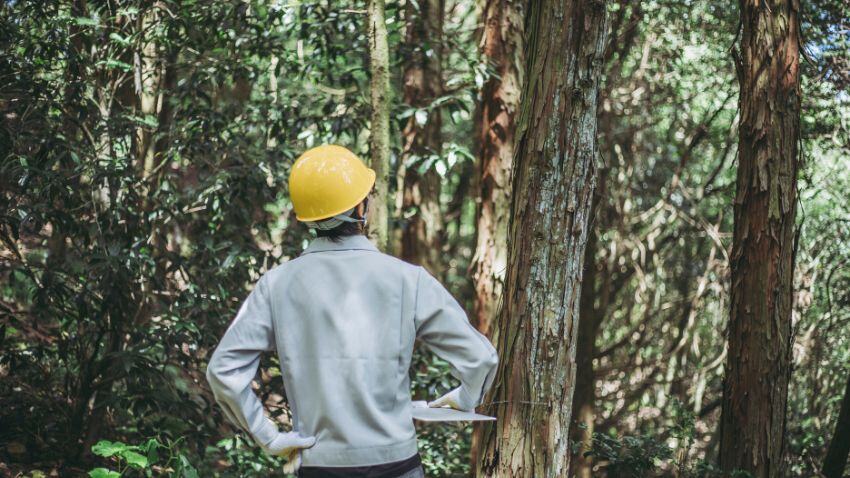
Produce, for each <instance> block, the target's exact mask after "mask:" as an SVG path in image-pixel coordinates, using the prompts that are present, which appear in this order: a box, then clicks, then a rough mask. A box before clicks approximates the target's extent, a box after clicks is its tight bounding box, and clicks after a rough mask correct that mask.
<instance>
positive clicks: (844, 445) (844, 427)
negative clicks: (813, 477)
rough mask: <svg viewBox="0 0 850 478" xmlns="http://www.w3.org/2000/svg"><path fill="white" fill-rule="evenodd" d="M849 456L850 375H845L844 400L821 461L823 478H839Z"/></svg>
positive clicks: (842, 473) (842, 474)
mask: <svg viewBox="0 0 850 478" xmlns="http://www.w3.org/2000/svg"><path fill="white" fill-rule="evenodd" d="M848 454H850V374H848V375H847V386H846V387H845V388H844V398H843V399H842V400H841V409H840V410H839V411H838V420H836V422H835V433H833V434H832V441H830V442H829V448H828V449H827V451H826V458H824V459H823V476H825V477H826V478H841V477H842V476H844V468H846V467H847V455H848Z"/></svg>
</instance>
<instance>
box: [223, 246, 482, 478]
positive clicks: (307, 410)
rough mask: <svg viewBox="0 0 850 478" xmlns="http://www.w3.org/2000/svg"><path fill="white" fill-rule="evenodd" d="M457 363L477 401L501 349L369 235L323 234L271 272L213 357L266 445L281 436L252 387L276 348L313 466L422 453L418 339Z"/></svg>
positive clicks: (247, 425)
mask: <svg viewBox="0 0 850 478" xmlns="http://www.w3.org/2000/svg"><path fill="white" fill-rule="evenodd" d="M417 338H418V339H421V340H422V342H423V343H425V344H426V345H427V346H428V347H429V348H430V349H431V350H433V351H434V352H435V353H436V354H437V355H438V356H439V357H441V358H442V359H444V360H445V361H447V362H448V363H449V364H450V365H451V367H452V375H454V376H455V377H456V378H458V379H459V380H460V381H461V387H462V395H464V397H463V398H464V400H465V401H466V400H467V399H468V402H467V403H474V404H480V402H481V398H482V396H483V395H484V393H485V392H486V390H487V389H488V388H489V387H490V385H491V384H492V381H493V377H494V375H495V370H496V364H497V361H498V360H497V355H496V351H495V350H494V348H493V346H492V345H491V344H490V342H489V341H488V340H487V339H486V338H485V337H484V336H482V335H481V334H480V333H478V331H476V330H475V329H474V328H473V327H472V326H471V325H470V324H469V320H468V319H467V317H466V314H465V313H464V311H463V309H462V308H461V307H460V305H459V304H458V303H457V301H455V300H454V298H452V296H451V295H450V294H449V292H448V291H446V289H445V288H444V287H443V286H442V285H440V283H439V282H437V280H435V279H434V278H433V277H432V276H431V275H429V274H428V273H427V272H426V271H425V270H424V269H422V268H421V267H418V266H413V265H411V264H408V263H406V262H403V261H401V260H399V259H396V258H394V257H392V256H388V255H386V254H382V253H380V252H379V251H378V250H377V249H376V248H375V246H373V245H372V243H371V242H369V240H368V239H367V238H366V237H364V236H350V237H345V238H343V239H342V240H341V241H340V242H333V241H331V240H328V239H324V238H318V239H315V240H314V241H313V242H312V243H311V244H310V246H309V247H308V248H307V249H306V250H305V251H304V253H303V254H302V255H301V256H300V257H298V258H296V259H294V260H291V261H289V262H287V263H285V264H282V265H280V266H278V267H276V268H274V269H272V270H270V271H269V272H267V273H266V274H265V275H264V276H263V277H262V278H261V279H260V281H259V282H258V283H257V285H256V287H255V288H254V290H253V292H251V294H250V295H249V296H248V298H247V299H246V300H245V303H244V304H243V305H242V308H241V309H240V310H239V313H238V315H237V316H236V319H235V320H234V321H233V323H232V324H231V325H230V327H229V328H228V329H227V332H226V333H225V335H224V338H222V340H221V343H220V344H219V346H218V348H217V349H216V350H215V352H214V353H213V356H212V358H211V359H210V363H209V366H208V367H207V380H208V381H209V383H210V386H211V387H212V390H213V392H214V394H215V397H216V400H217V401H218V402H219V404H220V405H221V407H222V408H223V409H224V413H225V415H226V417H227V418H228V419H229V420H230V421H231V422H233V423H234V424H235V425H237V426H238V427H239V428H241V429H243V430H245V431H246V432H248V433H249V434H250V435H251V436H252V437H253V438H254V440H255V441H256V442H258V444H260V445H261V446H264V447H265V446H267V445H269V444H270V443H271V442H272V441H273V440H274V439H275V438H276V437H277V436H278V433H280V432H279V430H278V427H277V425H276V424H275V423H274V422H272V421H271V420H270V419H269V418H267V417H266V416H265V414H264V413H263V405H262V404H261V403H260V401H259V399H258V398H257V396H256V395H255V394H254V392H253V390H252V388H251V381H252V380H253V379H254V376H255V374H256V372H257V366H258V364H259V356H260V354H261V353H262V352H264V351H271V350H276V351H277V354H278V357H279V358H280V368H281V374H282V376H283V384H284V387H285V389H286V397H287V399H288V401H289V405H290V407H291V410H292V423H293V429H294V431H297V432H298V433H299V434H301V435H302V436H315V437H316V444H315V446H313V447H312V448H310V449H307V450H304V451H303V453H302V460H303V464H304V465H305V466H366V465H375V464H381V463H389V462H393V461H398V460H403V459H405V458H409V457H411V456H413V455H414V454H416V452H417V447H416V432H415V430H414V427H413V420H412V418H411V408H410V379H409V375H408V369H409V367H410V360H411V354H412V352H413V343H414V340H415V339H417Z"/></svg>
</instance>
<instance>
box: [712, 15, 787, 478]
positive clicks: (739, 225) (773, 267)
mask: <svg viewBox="0 0 850 478" xmlns="http://www.w3.org/2000/svg"><path fill="white" fill-rule="evenodd" d="M799 11H800V6H799V2H798V0H768V1H757V0H742V1H741V24H742V32H741V35H742V36H741V43H740V58H738V61H737V68H738V79H739V83H740V88H741V92H740V111H741V119H740V127H739V145H738V175H737V191H736V197H735V205H734V211H735V227H734V233H733V238H732V255H731V258H730V261H731V271H732V286H731V313H730V317H729V353H728V357H727V361H726V375H725V378H724V384H723V402H722V413H721V420H720V467H721V469H722V470H723V471H724V472H726V473H730V472H732V471H733V470H743V471H747V472H749V473H750V474H752V476H754V477H756V478H762V477H763V478H768V477H777V476H783V472H782V468H783V467H782V454H783V448H784V444H785V411H786V410H785V409H786V404H787V399H788V380H789V376H790V370H791V367H790V359H791V344H792V336H791V304H792V288H793V283H792V279H793V275H794V230H795V225H794V220H795V210H796V207H795V206H796V201H797V194H796V188H797V170H798V162H799V150H798V142H799V136H800V135H799V133H800V73H799V68H798V67H799V57H800V37H799V33H800V30H799Z"/></svg>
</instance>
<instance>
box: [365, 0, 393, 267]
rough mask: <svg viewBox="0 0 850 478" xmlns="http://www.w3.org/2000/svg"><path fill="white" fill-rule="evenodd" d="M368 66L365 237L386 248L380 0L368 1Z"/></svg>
mask: <svg viewBox="0 0 850 478" xmlns="http://www.w3.org/2000/svg"><path fill="white" fill-rule="evenodd" d="M368 14H369V18H368V20H367V21H368V23H369V69H370V71H371V74H372V79H371V101H372V116H371V123H370V126H369V157H370V166H371V167H372V169H374V170H375V175H376V179H375V190H374V191H373V193H372V201H371V203H370V204H369V224H370V225H369V236H370V237H371V238H372V240H373V241H375V244H376V245H377V246H378V248H379V249H381V250H382V251H386V250H387V245H388V244H387V243H388V241H387V239H388V235H387V234H388V227H389V203H388V199H389V198H388V190H389V189H388V186H389V171H390V73H389V68H390V56H389V47H388V45H387V24H386V19H385V15H384V0H369V2H368Z"/></svg>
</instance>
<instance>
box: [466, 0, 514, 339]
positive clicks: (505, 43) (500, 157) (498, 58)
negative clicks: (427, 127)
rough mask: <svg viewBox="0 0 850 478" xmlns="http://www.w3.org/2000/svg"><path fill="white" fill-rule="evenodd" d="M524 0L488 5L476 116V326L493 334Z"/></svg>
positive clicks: (503, 262) (491, 0)
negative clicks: (487, 72) (485, 73)
mask: <svg viewBox="0 0 850 478" xmlns="http://www.w3.org/2000/svg"><path fill="white" fill-rule="evenodd" d="M524 10H525V1H524V0H514V1H512V0H487V3H486V5H485V7H484V12H483V13H482V17H483V19H484V34H483V47H482V53H483V55H484V58H485V59H486V60H487V61H488V62H489V63H490V65H491V66H492V68H493V70H494V71H493V76H491V77H490V78H489V79H488V80H487V82H486V83H485V84H484V87H483V88H482V90H481V103H480V104H479V106H478V111H477V114H476V121H477V123H478V124H477V127H476V132H477V133H478V146H479V148H480V150H479V152H478V184H477V186H478V188H477V189H478V191H477V192H478V197H479V198H480V203H479V204H478V210H477V222H478V227H477V228H476V244H475V255H474V256H473V260H472V264H471V266H470V269H471V271H472V278H473V280H474V282H475V316H474V318H473V321H474V323H475V326H476V327H477V328H478V330H480V331H481V332H482V333H483V334H485V335H489V332H490V323H491V321H492V320H493V319H494V317H495V315H496V312H497V310H498V309H497V308H498V305H499V299H500V298H501V296H502V286H503V284H504V280H505V269H506V268H507V264H508V245H507V242H508V218H509V216H510V207H511V203H510V180H511V163H512V162H513V156H514V131H515V130H516V115H517V110H518V109H519V97H520V92H521V91H522V82H523V78H522V68H523V67H524V65H525V60H524V51H523V48H524V46H523V44H524V42H523V35H522V28H523V14H524Z"/></svg>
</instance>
